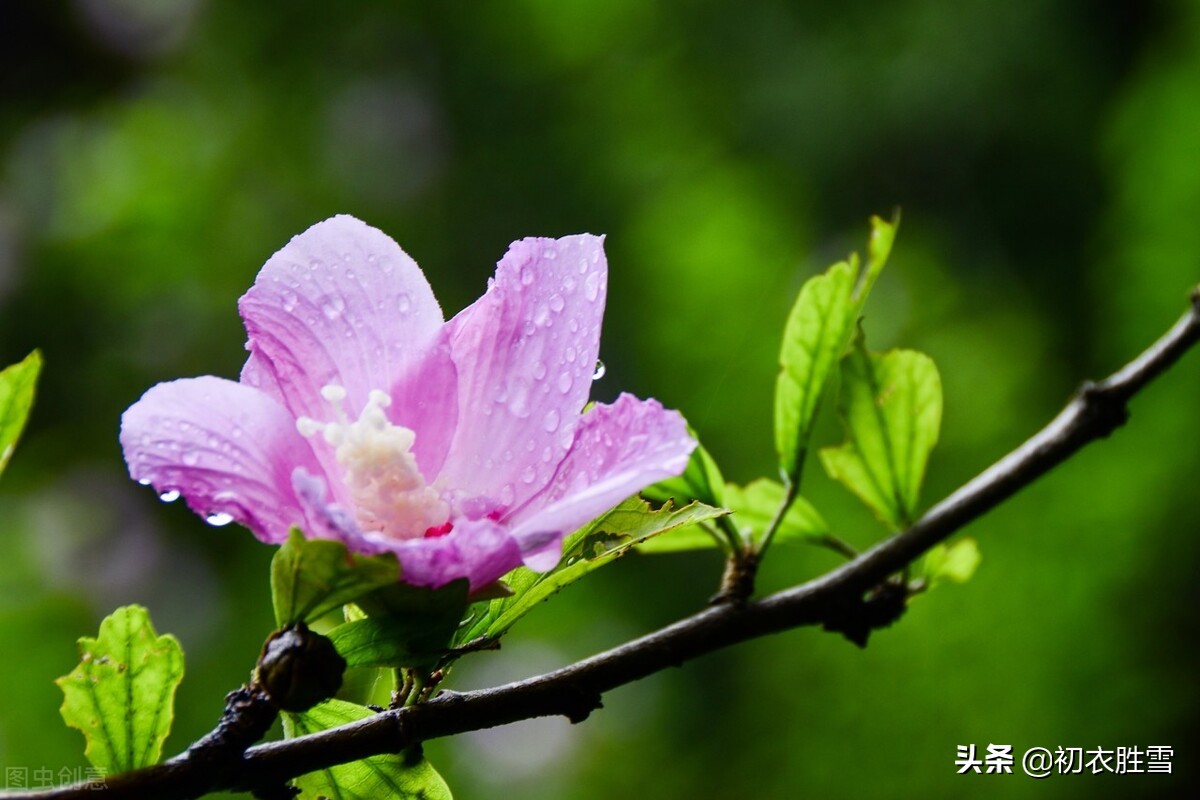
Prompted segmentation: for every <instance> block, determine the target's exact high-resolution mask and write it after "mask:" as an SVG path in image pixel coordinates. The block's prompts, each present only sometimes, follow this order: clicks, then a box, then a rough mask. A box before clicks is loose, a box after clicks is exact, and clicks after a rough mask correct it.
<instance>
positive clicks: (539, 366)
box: [533, 361, 546, 381]
mask: <svg viewBox="0 0 1200 800" xmlns="http://www.w3.org/2000/svg"><path fill="white" fill-rule="evenodd" d="M533 377H534V378H536V379H537V380H539V381H540V380H541V379H542V378H544V377H546V365H545V364H543V363H542V362H541V361H539V362H537V363H536V364H534V365H533Z"/></svg>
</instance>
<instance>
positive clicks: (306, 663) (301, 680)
mask: <svg viewBox="0 0 1200 800" xmlns="http://www.w3.org/2000/svg"><path fill="white" fill-rule="evenodd" d="M345 671H346V659H344V658H342V657H341V655H339V654H338V652H337V650H335V649H334V647H333V642H331V641H329V639H327V638H326V637H324V636H322V635H321V634H319V633H314V632H313V631H310V630H309V629H308V626H307V625H305V624H304V623H303V622H297V623H296V624H295V625H292V626H290V627H287V628H284V629H283V630H279V631H276V632H275V633H273V634H271V638H269V639H267V642H266V644H264V645H263V650H262V655H260V656H259V657H258V682H259V684H260V685H261V686H262V687H263V688H264V689H265V690H266V692H267V695H268V696H269V697H270V698H271V702H273V703H274V704H275V706H276V707H278V708H279V709H281V710H283V711H292V712H301V711H307V710H308V709H310V708H312V707H313V706H315V705H316V704H317V703H320V702H321V701H322V700H327V699H328V698H330V697H332V696H333V695H334V694H335V693H336V692H337V690H338V689H340V688H341V686H342V673H343V672H345Z"/></svg>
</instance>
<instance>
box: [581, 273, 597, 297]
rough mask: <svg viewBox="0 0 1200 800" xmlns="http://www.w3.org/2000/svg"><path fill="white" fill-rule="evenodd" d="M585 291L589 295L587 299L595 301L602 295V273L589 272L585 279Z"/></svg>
mask: <svg viewBox="0 0 1200 800" xmlns="http://www.w3.org/2000/svg"><path fill="white" fill-rule="evenodd" d="M583 291H584V294H586V295H587V299H588V300H589V301H591V302H594V301H595V300H596V298H597V297H599V296H600V273H599V272H589V273H588V276H587V277H586V278H584V279H583Z"/></svg>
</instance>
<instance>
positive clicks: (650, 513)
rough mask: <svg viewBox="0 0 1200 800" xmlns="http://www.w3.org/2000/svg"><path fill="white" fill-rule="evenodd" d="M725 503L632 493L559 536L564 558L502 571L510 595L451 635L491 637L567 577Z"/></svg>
mask: <svg viewBox="0 0 1200 800" xmlns="http://www.w3.org/2000/svg"><path fill="white" fill-rule="evenodd" d="M725 513H726V512H725V510H724V509H720V508H713V507H712V506H707V505H704V504H702V503H692V504H690V505H687V506H684V507H683V508H675V507H673V505H672V504H671V503H670V502H668V503H667V504H665V505H664V506H663V507H662V508H660V509H658V510H654V509H652V508H650V506H649V505H648V504H647V503H646V501H645V500H642V499H641V498H639V497H633V498H630V499H629V500H626V501H625V502H623V503H621V505H619V506H617V507H616V508H614V509H613V510H612V511H609V512H608V513H607V514H605V515H603V516H601V517H599V518H597V519H596V520H594V521H592V522H590V523H588V524H587V525H585V526H583V527H582V528H580V529H579V530H577V531H575V533H572V534H571V535H570V536H568V537H567V538H566V539H565V540H564V541H563V558H562V561H560V562H559V564H558V566H557V567H555V568H554V569H553V570H551V571H550V572H544V573H537V572H534V571H533V570H530V569H526V568H525V567H518V568H517V569H516V570H514V571H512V572H510V573H509V574H508V576H506V577H505V579H504V580H505V583H507V584H508V585H509V588H511V589H512V590H513V594H512V595H511V596H509V597H502V598H497V599H495V600H492V601H490V602H489V603H488V604H487V605H486V606H481V607H480V609H479V611H477V613H476V615H475V617H473V618H472V620H471V621H470V623H468V624H467V625H464V626H463V627H462V628H461V629H460V630H459V633H458V636H456V637H455V641H456V642H458V643H462V642H468V641H471V640H472V639H476V638H479V637H481V636H482V637H486V638H489V639H494V638H497V637H499V636H501V635H502V634H503V633H504V632H505V631H507V630H508V629H509V628H511V627H512V626H513V624H514V623H515V622H516V621H517V620H518V619H520V618H521V617H523V616H525V615H526V614H528V613H529V612H530V611H532V610H533V608H534V607H535V606H537V604H538V603H540V602H542V601H543V600H545V599H546V598H548V597H549V596H550V595H552V594H554V593H555V592H557V591H559V590H560V589H562V588H563V587H564V586H567V585H569V584H571V583H574V582H575V581H577V580H579V579H580V578H582V577H583V576H584V575H587V574H588V573H589V572H591V571H593V570H595V569H598V568H600V567H602V566H604V565H605V564H607V563H609V562H610V561H612V560H613V559H615V558H618V557H620V556H622V555H624V554H625V553H627V552H629V550H630V549H631V548H632V547H634V546H635V545H638V544H641V543H642V542H644V541H646V540H647V539H649V538H651V537H653V536H658V535H659V534H662V533H665V532H666V531H669V530H672V529H674V528H679V527H682V526H684V525H695V524H697V523H699V522H704V521H706V520H710V519H715V518H716V517H719V516H721V515H723V514H725Z"/></svg>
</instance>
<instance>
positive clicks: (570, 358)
mask: <svg viewBox="0 0 1200 800" xmlns="http://www.w3.org/2000/svg"><path fill="white" fill-rule="evenodd" d="M563 356H564V357H565V358H566V359H567V363H569V364H574V363H575V357H576V353H575V348H574V347H568V348H567V349H566V350H564V351H563Z"/></svg>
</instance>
